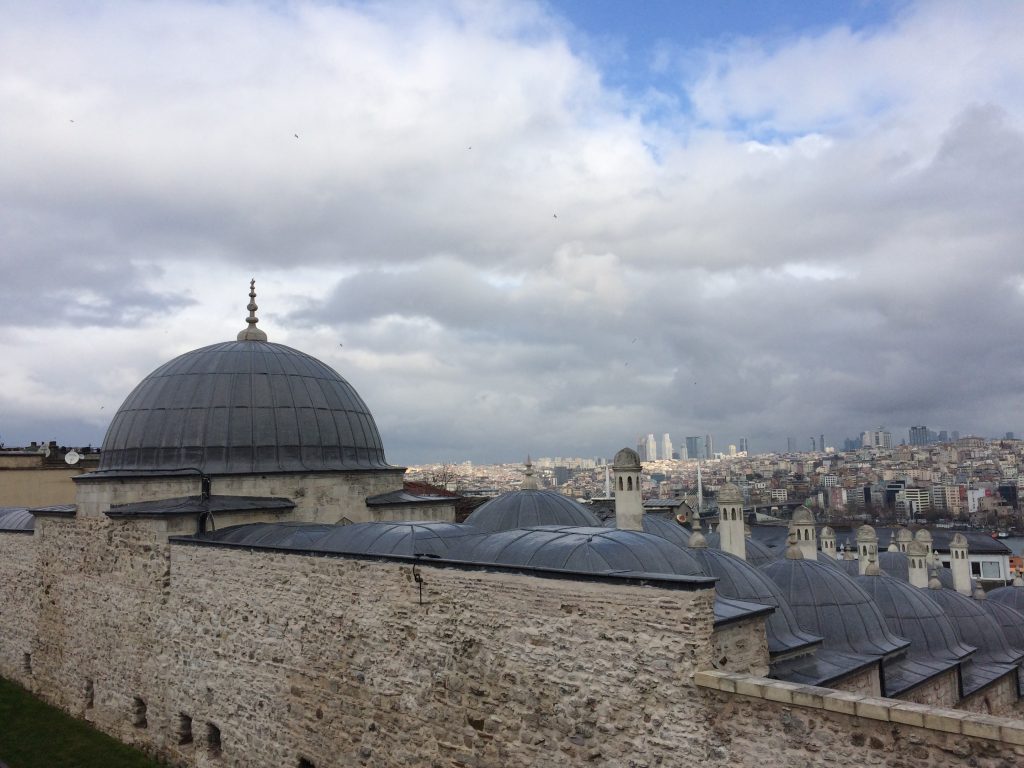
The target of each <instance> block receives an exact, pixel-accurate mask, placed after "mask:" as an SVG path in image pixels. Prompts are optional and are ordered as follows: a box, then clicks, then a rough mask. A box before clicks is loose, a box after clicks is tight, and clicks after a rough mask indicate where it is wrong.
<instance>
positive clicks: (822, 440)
mask: <svg viewBox="0 0 1024 768" xmlns="http://www.w3.org/2000/svg"><path fill="white" fill-rule="evenodd" d="M819 437H820V439H819V440H818V450H819V451H821V452H822V453H824V452H825V436H824V435H820V436H819Z"/></svg>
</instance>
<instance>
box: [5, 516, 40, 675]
mask: <svg viewBox="0 0 1024 768" xmlns="http://www.w3.org/2000/svg"><path fill="white" fill-rule="evenodd" d="M38 607H39V577H38V574H37V572H36V547H35V537H34V536H33V535H31V534H26V533H4V532H0V675H2V676H3V677H6V678H8V679H10V680H16V681H18V682H19V683H21V684H22V685H23V686H25V687H26V688H31V687H32V675H31V665H32V664H33V663H38V662H34V661H33V656H32V654H33V653H34V650H35V648H34V640H35V631H36V611H37V610H38ZM25 654H29V656H28V657H27V658H26V655H25Z"/></svg>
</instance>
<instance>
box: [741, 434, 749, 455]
mask: <svg viewBox="0 0 1024 768" xmlns="http://www.w3.org/2000/svg"><path fill="white" fill-rule="evenodd" d="M740 453H750V443H749V442H747V438H745V437H741V438H740Z"/></svg>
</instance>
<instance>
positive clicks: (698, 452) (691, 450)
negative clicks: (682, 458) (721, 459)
mask: <svg viewBox="0 0 1024 768" xmlns="http://www.w3.org/2000/svg"><path fill="white" fill-rule="evenodd" d="M702 455H703V450H702V447H701V444H700V436H696V437H688V438H686V456H687V458H690V459H699V458H700V457H701V456H702Z"/></svg>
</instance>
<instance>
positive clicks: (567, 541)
mask: <svg viewBox="0 0 1024 768" xmlns="http://www.w3.org/2000/svg"><path fill="white" fill-rule="evenodd" d="M454 556H455V557H457V558H458V559H460V560H468V561H471V562H476V563H496V564H500V565H526V566H532V567H535V568H553V569H559V570H567V571H579V572H583V573H616V572H622V571H632V572H640V573H663V574H675V575H679V576H704V575H705V573H704V571H703V570H702V569H701V567H700V564H699V563H698V562H697V561H696V560H694V559H693V557H691V556H690V554H689V553H688V552H686V551H685V550H683V549H681V548H680V547H677V546H676V545H675V544H671V543H669V542H668V541H665V539H663V538H661V537H660V536H653V535H651V534H649V533H641V532H640V531H626V530H622V529H619V528H582V527H558V526H546V527H539V528H528V529H521V530H514V531H501V532H499V533H492V534H489V535H487V536H481V537H479V538H476V539H469V538H467V539H464V540H463V545H462V546H460V547H459V548H458V549H457V551H456V553H455V555H454Z"/></svg>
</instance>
